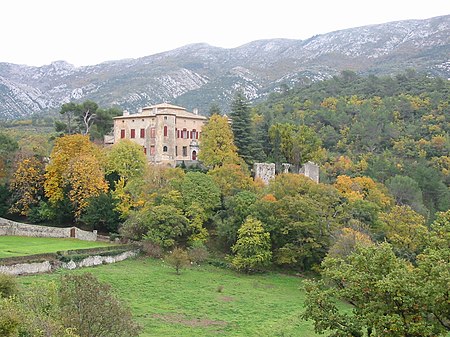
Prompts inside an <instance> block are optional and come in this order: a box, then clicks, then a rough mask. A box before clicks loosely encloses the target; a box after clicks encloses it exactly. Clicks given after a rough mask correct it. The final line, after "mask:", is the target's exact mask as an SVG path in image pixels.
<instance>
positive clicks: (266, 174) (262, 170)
mask: <svg viewBox="0 0 450 337" xmlns="http://www.w3.org/2000/svg"><path fill="white" fill-rule="evenodd" d="M290 167H291V165H290V164H288V163H282V164H281V172H280V173H288V172H289V169H290ZM275 168H276V167H275V164H274V163H254V164H253V172H254V174H255V178H260V179H261V180H262V181H263V182H264V183H265V184H266V185H267V184H268V183H269V181H270V180H271V179H273V178H275V174H276V169H275ZM319 173H320V170H319V166H318V165H316V164H314V163H313V162H311V161H309V162H307V163H306V164H305V165H303V166H302V167H301V168H300V171H299V174H303V175H305V176H306V177H308V178H310V179H312V180H313V181H315V182H316V183H319Z"/></svg>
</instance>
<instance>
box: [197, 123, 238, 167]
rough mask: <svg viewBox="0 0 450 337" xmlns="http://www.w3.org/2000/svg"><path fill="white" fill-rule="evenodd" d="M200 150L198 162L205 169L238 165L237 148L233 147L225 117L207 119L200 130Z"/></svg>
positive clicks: (231, 135)
mask: <svg viewBox="0 0 450 337" xmlns="http://www.w3.org/2000/svg"><path fill="white" fill-rule="evenodd" d="M200 150H201V151H200V152H199V154H198V156H199V160H200V161H201V162H202V163H203V164H204V165H206V166H207V167H211V168H213V167H216V166H222V165H224V164H238V163H239V157H238V154H237V147H236V146H235V145H234V139H233V132H232V131H231V128H230V125H229V123H228V118H227V117H225V116H220V115H218V114H214V115H212V116H211V117H210V118H209V120H208V123H207V124H206V125H205V126H204V127H203V128H202V142H201V145H200Z"/></svg>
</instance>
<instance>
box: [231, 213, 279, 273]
mask: <svg viewBox="0 0 450 337" xmlns="http://www.w3.org/2000/svg"><path fill="white" fill-rule="evenodd" d="M231 250H232V251H233V253H234V254H235V255H234V257H233V258H232V260H231V263H232V265H233V266H234V267H235V268H236V269H238V270H242V271H245V272H251V271H256V270H258V269H260V268H261V267H264V266H267V265H269V264H270V260H271V258H272V252H271V251H270V234H269V233H267V232H265V231H264V228H263V224H262V222H261V221H259V220H257V219H254V218H252V217H248V218H247V219H246V220H245V222H244V223H243V224H242V226H241V228H239V230H238V239H237V241H236V244H234V245H233V247H231Z"/></svg>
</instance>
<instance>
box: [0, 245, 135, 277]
mask: <svg viewBox="0 0 450 337" xmlns="http://www.w3.org/2000/svg"><path fill="white" fill-rule="evenodd" d="M138 254H139V251H138V250H133V251H126V252H123V253H121V254H118V255H112V256H110V255H107V256H100V255H94V256H89V257H86V258H84V259H83V260H81V261H77V262H74V261H73V260H72V261H69V262H59V261H57V262H55V261H53V262H50V261H43V262H35V263H18V264H14V265H10V266H1V265H0V273H5V274H11V275H30V274H38V273H49V272H52V271H55V270H57V269H61V268H62V269H76V268H83V267H92V266H98V265H101V264H106V263H115V262H119V261H123V260H125V259H128V258H130V257H135V256H136V255H138Z"/></svg>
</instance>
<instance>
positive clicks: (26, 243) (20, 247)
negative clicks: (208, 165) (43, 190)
mask: <svg viewBox="0 0 450 337" xmlns="http://www.w3.org/2000/svg"><path fill="white" fill-rule="evenodd" d="M109 245H110V244H109V243H106V242H97V241H82V240H78V239H58V238H33V237H24V236H0V258H3V257H12V256H25V255H33V254H42V253H54V252H57V251H59V250H69V249H82V248H95V247H104V246H109Z"/></svg>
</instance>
